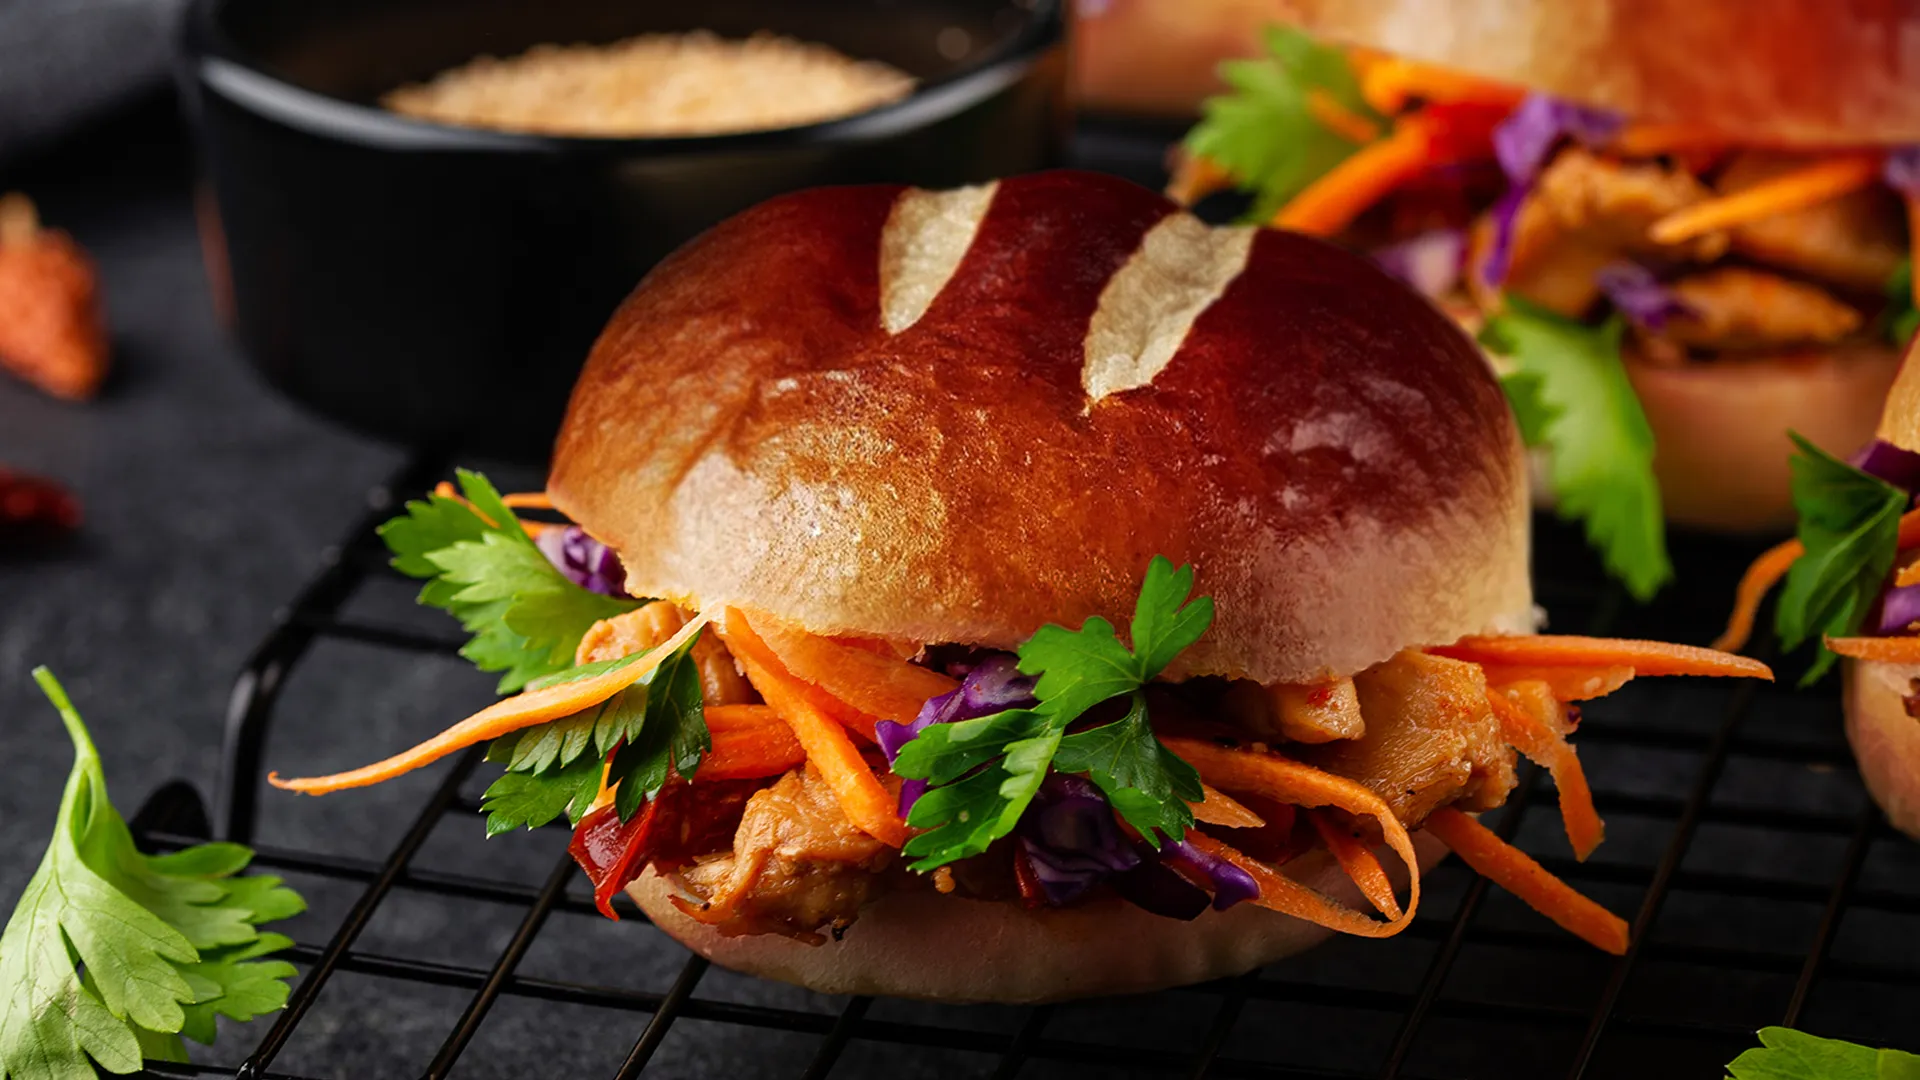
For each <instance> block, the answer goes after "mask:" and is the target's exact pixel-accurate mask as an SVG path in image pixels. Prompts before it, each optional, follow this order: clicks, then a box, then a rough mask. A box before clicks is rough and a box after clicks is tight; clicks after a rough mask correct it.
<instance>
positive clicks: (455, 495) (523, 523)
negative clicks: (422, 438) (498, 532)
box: [433, 480, 554, 537]
mask: <svg viewBox="0 0 1920 1080" xmlns="http://www.w3.org/2000/svg"><path fill="white" fill-rule="evenodd" d="M433 493H434V494H435V495H439V496H441V497H442V498H447V499H452V500H453V501H454V502H457V503H459V504H460V505H461V506H464V507H466V508H467V509H469V510H471V511H473V516H474V517H477V518H479V519H480V520H481V521H484V522H486V523H487V524H489V525H491V526H493V527H494V528H496V529H497V528H499V527H500V523H499V522H497V521H495V520H493V519H492V518H490V517H488V516H487V515H485V514H483V513H481V512H480V508H479V507H477V506H475V505H473V504H472V503H471V502H468V501H467V497H466V496H464V495H462V494H460V492H459V491H458V490H456V489H455V488H454V486H453V485H452V484H451V483H449V482H447V481H445V480H442V481H440V482H439V483H438V484H435V485H434V486H433ZM516 499H519V500H523V501H520V502H515V501H514V500H516ZM534 499H539V500H542V501H543V502H544V506H543V505H542V503H541V502H532V501H525V500H534ZM500 501H501V502H502V503H503V504H505V505H507V506H528V507H536V508H541V509H547V510H551V509H553V503H552V502H551V501H547V496H546V495H545V493H539V494H532V495H503V496H501V497H500ZM513 520H515V521H517V522H519V523H520V528H521V529H523V530H525V531H526V534H527V535H528V536H535V537H537V536H539V535H540V534H541V533H543V532H546V531H547V530H548V529H551V528H553V527H554V526H552V525H549V524H547V523H546V522H544V521H529V520H527V519H526V518H523V517H517V518H514V519H513Z"/></svg>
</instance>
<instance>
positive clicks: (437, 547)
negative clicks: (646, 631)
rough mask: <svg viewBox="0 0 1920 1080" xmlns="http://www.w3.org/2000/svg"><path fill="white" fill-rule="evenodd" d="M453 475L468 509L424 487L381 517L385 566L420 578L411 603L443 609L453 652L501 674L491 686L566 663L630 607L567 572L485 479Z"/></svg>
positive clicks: (518, 684) (511, 686)
mask: <svg viewBox="0 0 1920 1080" xmlns="http://www.w3.org/2000/svg"><path fill="white" fill-rule="evenodd" d="M457 475H458V478H459V482H460V491H461V494H462V495H464V496H465V497H466V499H467V501H468V502H470V503H472V504H473V505H472V508H471V509H470V508H468V506H467V505H466V504H464V503H462V502H461V501H460V500H459V499H454V498H449V497H447V496H444V495H437V494H436V495H429V496H428V497H427V498H426V499H424V500H416V501H414V502H409V503H408V504H407V512H406V513H405V514H404V515H402V516H400V517H396V518H394V519H393V520H391V521H389V522H387V523H386V524H385V525H382V526H381V527H380V538H381V539H382V540H384V541H386V544H387V547H388V548H389V549H390V550H391V551H392V552H393V555H394V558H393V566H394V569H396V570H399V571H400V572H401V573H403V574H407V575H409V576H412V577H417V578H426V579H427V583H426V585H425V586H423V587H422V588H421V590H420V602H421V603H422V604H426V605H428V606H431V607H437V608H441V609H443V610H445V611H446V612H448V613H449V614H451V615H453V616H454V617H455V618H457V619H459V620H460V624H461V625H462V626H463V627H465V628H466V630H467V632H468V633H470V634H472V635H473V637H472V640H470V641H468V642H467V644H466V646H465V647H464V648H462V649H461V650H460V654H461V655H462V656H465V657H466V658H467V659H468V660H471V661H472V662H473V664H474V666H475V667H478V668H479V669H480V670H482V671H499V672H503V673H504V674H502V675H501V677H500V687H499V690H500V692H501V693H503V694H505V693H511V692H513V691H515V690H519V689H521V688H522V687H525V686H527V685H528V684H529V683H531V682H532V681H533V680H535V679H537V678H539V677H540V676H542V675H548V674H551V673H554V672H560V671H565V670H567V669H568V668H570V667H572V665H573V655H574V651H575V650H576V649H577V648H579V645H580V638H581V637H582V636H583V635H584V634H585V633H586V632H587V629H588V628H589V627H591V626H592V625H593V624H594V623H596V622H598V621H600V620H601V619H606V618H611V617H613V616H615V615H619V614H621V613H623V612H627V611H632V610H633V609H635V608H637V607H639V606H640V602H639V601H637V600H624V599H620V598H618V597H611V596H602V595H600V594H599V593H596V592H591V591H589V590H586V589H583V588H581V587H580V586H578V585H575V584H574V583H573V582H571V581H569V580H567V577H566V575H565V574H562V573H561V572H560V571H559V569H557V568H556V567H554V565H553V564H552V563H550V562H548V561H547V557H546V556H545V555H543V554H542V553H541V551H540V549H539V548H538V547H536V546H534V543H533V540H532V539H531V538H530V537H528V536H527V533H526V530H525V529H522V528H521V527H520V522H519V520H518V519H517V518H515V517H514V516H513V511H512V510H510V509H508V507H507V505H506V504H505V503H504V502H503V501H502V500H501V498H500V493H499V492H498V491H497V490H495V489H494V486H493V485H492V484H491V483H489V482H488V481H487V478H486V477H484V476H482V475H480V474H479V473H475V472H468V471H467V470H465V469H462V470H459V472H458V474H457ZM476 511H477V512H476ZM490 522H493V523H497V524H489V523H490Z"/></svg>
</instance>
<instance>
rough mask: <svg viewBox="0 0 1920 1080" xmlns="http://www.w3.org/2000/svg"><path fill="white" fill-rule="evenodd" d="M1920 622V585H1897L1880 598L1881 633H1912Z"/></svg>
mask: <svg viewBox="0 0 1920 1080" xmlns="http://www.w3.org/2000/svg"><path fill="white" fill-rule="evenodd" d="M1916 622H1920V585H1896V586H1894V587H1893V588H1891V589H1888V590H1887V595H1885V596H1883V597H1881V598H1880V633H1882V634H1884V635H1894V634H1906V633H1911V632H1912V631H1911V630H1910V629H1909V628H1910V627H1911V626H1912V625H1913V624H1914V623H1916Z"/></svg>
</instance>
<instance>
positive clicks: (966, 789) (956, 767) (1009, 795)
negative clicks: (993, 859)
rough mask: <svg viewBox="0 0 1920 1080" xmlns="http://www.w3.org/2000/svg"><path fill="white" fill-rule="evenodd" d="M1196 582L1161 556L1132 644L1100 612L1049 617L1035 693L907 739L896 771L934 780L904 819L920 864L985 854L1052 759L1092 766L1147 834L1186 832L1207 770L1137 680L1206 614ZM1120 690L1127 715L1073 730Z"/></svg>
mask: <svg viewBox="0 0 1920 1080" xmlns="http://www.w3.org/2000/svg"><path fill="white" fill-rule="evenodd" d="M1192 590H1193V571H1192V569H1191V568H1190V567H1181V568H1179V569H1177V570H1176V569H1175V568H1174V566H1173V564H1172V563H1171V562H1169V561H1168V560H1167V559H1165V558H1161V557H1158V556H1156V557H1155V558H1154V559H1153V561H1152V563H1151V564H1150V565H1149V566H1148V568H1147V576H1146V579H1145V580H1144V581H1143V582H1142V583H1141V586H1140V597H1139V601H1138V602H1137V604H1136V605H1135V608H1134V617H1133V624H1132V627H1131V633H1130V635H1129V636H1130V638H1131V639H1132V642H1133V647H1132V648H1128V647H1127V646H1125V645H1122V644H1120V641H1119V638H1118V637H1117V636H1116V635H1115V633H1114V629H1113V624H1111V623H1109V622H1107V621H1106V620H1105V619H1102V618H1099V617H1097V616H1096V617H1094V618H1091V619H1088V620H1087V621H1086V622H1085V623H1084V624H1083V625H1082V626H1081V627H1080V629H1078V630H1067V629H1065V628H1063V627H1059V626H1043V627H1041V628H1040V629H1039V630H1038V631H1035V633H1034V634H1033V636H1032V637H1030V638H1028V639H1027V641H1026V643H1025V644H1023V645H1021V646H1020V649H1019V656H1020V662H1019V667H1020V670H1021V672H1023V673H1025V674H1028V675H1038V676H1039V680H1038V682H1037V683H1036V684H1035V686H1034V697H1035V698H1037V699H1038V701H1039V704H1038V705H1036V706H1035V707H1034V708H1033V709H1010V710H1008V711H1006V712H1000V713H995V714H993V715H991V716H983V717H980V718H978V719H974V720H965V721H961V722H959V723H954V724H934V725H932V726H931V727H928V728H927V729H925V730H924V731H922V732H920V734H919V735H918V736H916V737H915V738H914V739H913V741H911V742H909V743H907V744H906V745H905V746H904V747H902V748H901V750H900V753H899V755H898V756H897V757H896V758H895V759H894V763H893V771H894V772H895V773H896V774H898V775H900V776H904V777H909V778H913V779H921V780H926V781H927V782H928V783H929V784H931V785H933V786H932V787H931V788H930V789H929V790H928V791H927V792H926V794H924V795H922V796H921V797H920V799H919V801H917V802H915V803H914V804H913V810H912V812H911V813H909V814H908V816H907V824H909V825H912V826H914V827H915V828H918V829H923V830H925V831H924V832H922V833H920V834H919V835H917V836H915V837H914V838H913V839H911V840H909V841H908V842H907V846H906V848H905V852H906V854H908V855H914V856H919V858H918V860H917V861H916V862H914V863H913V864H912V867H913V869H915V870H918V871H921V872H926V871H929V870H933V869H936V868H938V867H940V866H944V865H946V864H947V863H950V862H953V861H954V860H956V859H964V858H967V857H969V856H972V855H978V854H980V853H981V852H983V851H985V850H986V849H987V847H988V845H990V844H992V843H993V842H994V841H995V840H998V839H999V838H1001V837H1003V836H1006V835H1007V834H1008V833H1010V832H1012V831H1013V827H1014V825H1015V824H1016V823H1017V822H1018V821H1019V820H1020V815H1021V814H1023V813H1025V812H1026V809H1027V806H1028V804H1029V803H1031V802H1032V801H1033V796H1034V793H1035V792H1037V791H1038V790H1039V789H1040V782H1041V781H1042V780H1043V779H1045V778H1046V775H1047V770H1048V768H1050V767H1051V768H1055V769H1059V770H1060V771H1062V772H1084V773H1087V774H1088V776H1089V778H1090V779H1091V780H1092V781H1093V782H1094V784H1095V785H1097V786H1098V787H1099V788H1100V789H1101V790H1102V791H1103V792H1105V793H1106V795H1107V798H1108V799H1109V800H1110V801H1111V802H1112V803H1113V806H1114V809H1115V810H1116V811H1118V812H1119V813H1120V815H1121V816H1122V817H1124V818H1125V819H1126V820H1127V822H1128V823H1129V824H1131V825H1132V826H1133V827H1134V828H1136V829H1138V830H1139V831H1140V832H1141V834H1142V835H1144V836H1146V837H1148V838H1149V839H1150V840H1151V841H1152V842H1154V843H1156V844H1157V843H1159V835H1160V834H1161V833H1164V834H1166V835H1167V836H1170V837H1172V838H1174V839H1179V838H1180V837H1181V836H1183V835H1185V831H1186V829H1187V827H1188V826H1189V825H1191V824H1193V811H1192V810H1191V809H1190V808H1189V807H1188V805H1187V803H1188V801H1190V800H1191V801H1198V800H1199V798H1200V796H1201V789H1200V777H1199V774H1197V773H1195V772H1194V770H1193V767H1192V766H1190V765H1188V764H1187V763H1186V762H1184V761H1181V760H1180V759H1179V758H1178V757H1176V756H1174V754H1173V753H1172V752H1171V751H1169V750H1167V748H1166V747H1165V746H1163V745H1162V744H1161V743H1160V740H1159V739H1158V738H1156V737H1155V736H1154V734H1153V729H1152V727H1151V725H1150V724H1149V722H1148V716H1147V706H1146V696H1145V694H1144V693H1142V692H1141V688H1142V687H1144V686H1145V685H1146V684H1147V683H1148V682H1151V681H1152V680H1153V679H1155V678H1158V677H1159V675H1160V674H1161V672H1163V671H1165V670H1166V668H1167V666H1168V665H1169V664H1170V663H1172V662H1173V660H1174V658H1175V657H1176V656H1178V655H1179V654H1180V652H1182V651H1183V650H1185V649H1186V648H1188V647H1189V646H1191V645H1192V644H1193V643H1194V642H1195V641H1198V640H1199V639H1200V636H1201V635H1202V634H1204V633H1206V630H1207V627H1208V626H1209V625H1211V623H1212V621H1213V602H1212V600H1210V599H1208V598H1207V597H1204V596H1203V597H1199V598H1198V599H1195V600H1193V601H1192V602H1188V599H1187V598H1188V596H1189V594H1190V593H1191V592H1192ZM1116 698H1126V699H1129V702H1130V705H1131V708H1130V709H1129V710H1128V712H1127V713H1126V715H1125V716H1123V717H1122V718H1121V719H1119V720H1117V721H1114V722H1112V723H1109V724H1105V725H1102V726H1100V727H1096V728H1092V729H1090V730H1087V731H1082V732H1078V733H1075V734H1073V735H1068V734H1067V729H1068V728H1069V726H1071V725H1072V724H1073V723H1074V722H1075V721H1076V720H1079V719H1080V718H1081V717H1082V716H1084V715H1085V714H1086V713H1087V711H1088V710H1090V709H1092V708H1094V707H1095V706H1098V705H1102V704H1104V703H1106V702H1108V701H1112V700H1114V699H1116Z"/></svg>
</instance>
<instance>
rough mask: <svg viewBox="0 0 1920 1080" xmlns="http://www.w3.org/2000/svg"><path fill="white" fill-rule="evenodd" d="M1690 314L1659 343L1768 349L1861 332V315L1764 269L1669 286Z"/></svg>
mask: <svg viewBox="0 0 1920 1080" xmlns="http://www.w3.org/2000/svg"><path fill="white" fill-rule="evenodd" d="M1672 288H1673V293H1674V296H1675V297H1676V298H1677V299H1678V300H1679V301H1680V302H1681V303H1682V304H1684V305H1686V307H1687V308H1688V310H1689V312H1690V313H1689V314H1687V315H1683V316H1680V317H1678V318H1674V319H1670V320H1668V322H1667V325H1666V326H1665V328H1664V329H1662V330H1661V331H1660V333H1659V334H1658V335H1656V337H1657V338H1660V339H1664V340H1667V341H1670V342H1673V343H1675V344H1678V345H1683V346H1690V347H1693V348H1705V349H1728V350H1731V349H1770V348H1774V347H1777V346H1781V345H1809V344H1825V343H1828V342H1833V341H1838V340H1839V339H1841V338H1843V337H1845V336H1847V335H1848V334H1850V333H1852V332H1853V331H1855V330H1858V329H1859V328H1860V321H1861V317H1860V312H1859V311H1858V310H1857V309H1855V308H1854V307H1853V306H1852V305H1850V304H1846V303H1844V302H1842V301H1840V300H1838V299H1836V298H1835V297H1834V296H1833V295H1832V294H1830V293H1828V292H1827V291H1826V290H1825V289H1822V288H1820V287H1819V286H1818V285H1809V284H1806V283H1804V282H1798V281H1790V280H1788V279H1786V278H1783V277H1781V276H1779V275H1778V274H1769V273H1767V272H1766V271H1764V270H1749V269H1746V268H1744V267H1736V266H1728V267H1722V268H1720V269H1718V270H1709V271H1706V272H1705V273H1701V274H1694V275H1691V276H1689V277H1684V278H1681V279H1680V280H1678V281H1676V282H1674V283H1673V286H1672Z"/></svg>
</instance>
